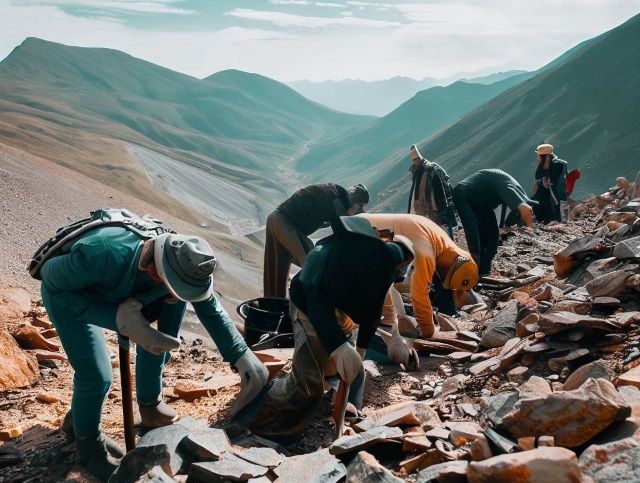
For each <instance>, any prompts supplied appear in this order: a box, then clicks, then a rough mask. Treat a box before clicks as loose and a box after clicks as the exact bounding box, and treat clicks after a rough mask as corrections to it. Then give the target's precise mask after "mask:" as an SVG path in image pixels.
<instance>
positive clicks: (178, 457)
mask: <svg viewBox="0 0 640 483" xmlns="http://www.w3.org/2000/svg"><path fill="white" fill-rule="evenodd" d="M201 424H206V422H204V421H196V420H195V419H193V418H190V417H187V418H182V419H181V420H180V421H178V422H177V423H174V424H170V425H169V426H163V427H162V428H156V429H152V430H151V431H149V432H148V433H146V434H145V435H144V436H143V437H142V438H140V441H138V444H137V446H136V449H134V450H133V451H131V452H130V453H128V454H127V456H129V455H130V454H132V453H135V452H136V451H138V450H139V449H143V448H147V447H153V446H163V447H165V448H166V450H167V452H168V453H169V457H170V465H169V466H170V467H169V468H165V467H163V469H164V471H165V472H166V473H167V474H168V475H169V476H174V475H175V474H176V473H177V472H178V471H180V469H182V467H183V466H186V465H187V464H188V463H190V462H191V460H192V456H191V453H190V452H189V451H188V450H187V448H186V447H185V446H184V445H182V444H180V443H181V442H182V440H183V439H184V438H185V436H187V435H188V434H189V433H190V432H191V431H194V430H195V429H198V427H199V426H200V425H201ZM153 466H155V465H153Z"/></svg>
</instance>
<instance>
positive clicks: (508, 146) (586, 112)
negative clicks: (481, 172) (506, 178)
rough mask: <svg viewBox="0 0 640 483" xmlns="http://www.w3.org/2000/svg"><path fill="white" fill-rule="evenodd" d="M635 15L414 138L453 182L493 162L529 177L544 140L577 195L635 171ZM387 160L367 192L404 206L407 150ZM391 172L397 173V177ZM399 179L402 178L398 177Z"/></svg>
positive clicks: (639, 78)
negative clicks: (574, 177) (573, 172)
mask: <svg viewBox="0 0 640 483" xmlns="http://www.w3.org/2000/svg"><path fill="white" fill-rule="evenodd" d="M638 46H640V16H636V17H634V18H632V19H631V20H629V21H628V22H626V23H624V24H622V25H621V26H619V27H617V28H615V29H613V30H611V31H609V32H607V33H605V34H602V35H600V36H598V37H596V38H594V39H591V40H589V41H586V42H583V43H582V44H580V45H578V46H576V47H575V48H573V49H571V50H570V51H568V52H567V53H565V54H563V55H562V56H561V57H560V58H558V59H556V60H555V61H553V62H552V63H550V64H549V65H548V66H546V67H545V68H543V69H541V70H540V71H539V72H538V73H537V74H536V75H535V77H532V78H531V79H529V80H527V81H525V82H523V83H521V84H519V85H517V86H516V87H514V88H512V89H510V90H508V91H506V92H504V93H502V94H501V95H499V96H497V97H495V98H494V99H492V100H491V101H489V102H487V103H486V104H484V105H482V106H480V107H479V108H477V109H475V110H474V111H472V112H470V113H469V114H467V115H466V116H464V117H463V118H462V119H461V120H459V121H458V122H456V123H455V124H453V125H452V126H450V127H448V128H447V129H445V130H443V131H441V132H439V133H436V134H434V135H432V136H431V137H430V138H428V139H426V141H424V142H421V143H419V146H420V150H421V152H422V153H423V154H424V155H425V156H427V157H428V158H429V159H432V160H434V161H437V162H439V163H440V164H442V165H443V166H444V167H445V168H446V169H447V171H448V172H449V174H450V176H451V178H452V182H453V183H454V184H455V183H457V182H458V181H460V180H462V179H463V178H465V177H466V176H468V175H470V174H472V173H473V172H475V171H477V170H478V169H482V168H488V167H496V168H500V169H504V170H505V171H507V172H509V173H511V174H512V175H513V176H514V177H516V178H517V179H518V180H519V181H520V182H521V183H522V185H523V186H524V187H525V189H527V190H529V188H530V187H531V186H532V184H533V175H534V172H535V168H536V155H535V152H534V151H535V148H536V146H537V145H538V144H541V143H543V142H550V143H552V144H553V145H554V146H555V148H556V154H558V156H560V157H561V158H563V159H566V160H567V161H569V169H575V168H579V169H581V171H582V178H581V179H580V181H579V182H578V183H577V184H576V196H582V195H585V194H587V193H589V192H599V191H603V190H605V189H606V188H607V187H608V184H609V183H610V182H611V180H610V179H609V177H603V176H602V172H603V170H606V171H607V172H609V171H610V172H613V173H617V174H618V173H619V175H625V176H629V177H635V173H636V172H637V170H638V167H639V166H640V136H638V132H640V91H639V90H638V88H639V87H640V49H638ZM403 154H404V155H403V156H397V157H395V159H387V160H386V161H385V163H386V164H385V165H384V167H382V169H380V171H379V173H378V178H377V180H376V181H375V182H374V183H372V186H371V187H372V191H373V192H375V193H378V195H379V196H378V203H380V208H384V209H394V210H395V209H403V207H404V206H405V205H406V200H405V199H404V198H406V196H408V195H407V192H408V187H407V184H408V183H409V179H408V177H407V176H406V169H407V166H408V163H409V161H408V156H407V155H406V153H403ZM398 173H401V175H400V176H398ZM399 180H401V181H399Z"/></svg>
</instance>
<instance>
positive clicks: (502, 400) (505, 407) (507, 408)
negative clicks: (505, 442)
mask: <svg viewBox="0 0 640 483" xmlns="http://www.w3.org/2000/svg"><path fill="white" fill-rule="evenodd" d="M519 398H520V396H519V394H518V393H517V392H515V391H510V392H501V393H499V394H496V395H495V396H491V397H489V398H487V402H486V406H485V414H486V416H487V418H489V420H490V421H491V422H492V423H493V424H494V425H496V426H502V421H503V419H504V417H505V416H506V415H507V414H509V413H510V412H511V411H512V410H513V407H514V406H515V404H516V403H517V402H518V399H519ZM427 434H428V433H427Z"/></svg>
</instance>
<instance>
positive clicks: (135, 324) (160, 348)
mask: <svg viewBox="0 0 640 483" xmlns="http://www.w3.org/2000/svg"><path fill="white" fill-rule="evenodd" d="M141 309H142V304H141V303H140V302H138V301H137V300H136V299H133V298H130V299H127V300H125V301H124V302H121V303H120V304H119V305H118V310H117V311H116V326H117V327H118V333H120V334H122V335H124V336H125V337H128V338H129V339H130V340H131V342H135V343H136V344H138V345H139V346H140V347H142V348H143V349H144V350H146V351H148V352H151V353H152V354H155V355H160V354H162V353H163V352H167V351H170V350H173V349H177V348H178V347H180V339H178V338H176V337H172V336H170V335H167V334H165V333H163V332H160V331H159V330H156V329H154V328H153V327H151V325H150V324H151V322H149V321H148V320H147V319H146V318H145V317H144V315H142V312H141Z"/></svg>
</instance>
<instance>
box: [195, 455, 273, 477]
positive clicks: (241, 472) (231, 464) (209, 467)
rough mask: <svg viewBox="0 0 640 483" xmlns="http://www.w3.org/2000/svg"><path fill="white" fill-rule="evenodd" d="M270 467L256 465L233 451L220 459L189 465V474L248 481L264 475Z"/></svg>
mask: <svg viewBox="0 0 640 483" xmlns="http://www.w3.org/2000/svg"><path fill="white" fill-rule="evenodd" d="M268 471H269V468H266V467H264V466H259V465H254V464H253V463H249V462H248V461H245V460H243V459H241V458H238V457H237V456H235V455H233V454H231V453H225V454H224V456H223V459H221V460H220V461H208V462H204V463H193V464H192V465H191V466H190V467H189V476H190V477H191V476H192V477H193V478H196V479H198V480H202V481H206V482H207V483H209V482H212V483H214V482H220V483H224V482H226V481H247V480H249V479H250V478H259V477H261V476H264V475H266V474H267V472H268Z"/></svg>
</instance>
